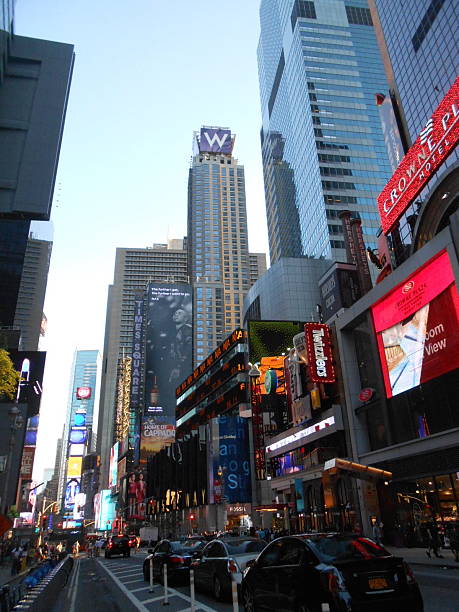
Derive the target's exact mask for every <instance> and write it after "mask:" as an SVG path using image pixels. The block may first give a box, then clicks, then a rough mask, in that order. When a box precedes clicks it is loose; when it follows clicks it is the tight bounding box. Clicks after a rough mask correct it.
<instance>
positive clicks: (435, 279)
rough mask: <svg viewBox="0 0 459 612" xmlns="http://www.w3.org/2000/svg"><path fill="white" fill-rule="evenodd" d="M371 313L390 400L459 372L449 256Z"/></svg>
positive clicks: (458, 319)
mask: <svg viewBox="0 0 459 612" xmlns="http://www.w3.org/2000/svg"><path fill="white" fill-rule="evenodd" d="M371 310H372V316H373V321H374V325H375V331H376V334H377V342H378V350H379V355H380V359H381V365H382V371H383V377H384V384H385V388H386V395H387V397H393V396H394V395H398V394H399V393H403V392H404V391H408V390H409V389H412V388H413V387H416V386H418V385H420V384H422V383H424V382H427V381H428V380H432V379H433V378H437V377H438V376H440V375H441V374H444V373H446V372H450V371H451V370H454V369H456V368H458V367H459V325H458V323H459V297H458V293H457V288H456V285H455V284H454V275H453V270H452V268H451V263H450V261H449V257H448V254H447V253H446V252H445V251H442V252H441V253H440V254H439V255H438V256H437V257H435V258H434V259H431V260H430V261H429V262H427V263H426V264H425V265H424V266H423V267H421V268H420V269H419V270H417V271H416V272H415V273H414V274H412V275H411V276H409V277H408V278H407V279H406V280H405V282H404V283H401V284H400V285H398V286H397V287H395V288H394V289H393V290H392V291H391V292H390V293H389V294H387V295H386V296H385V297H384V298H382V300H380V301H379V302H378V303H376V304H375V305H374V306H373V307H372V309H371Z"/></svg>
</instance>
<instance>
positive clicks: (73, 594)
mask: <svg viewBox="0 0 459 612" xmlns="http://www.w3.org/2000/svg"><path fill="white" fill-rule="evenodd" d="M76 563H77V567H76V570H75V584H74V585H73V593H72V598H71V600H70V610H69V612H74V610H75V601H76V596H77V592H78V577H79V575H80V566H81V564H80V560H79V559H77V560H76Z"/></svg>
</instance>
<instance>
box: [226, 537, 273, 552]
mask: <svg viewBox="0 0 459 612" xmlns="http://www.w3.org/2000/svg"><path fill="white" fill-rule="evenodd" d="M225 546H226V548H227V549H228V552H229V554H230V555H248V554H250V553H259V552H261V551H262V550H263V548H264V547H265V546H266V542H264V541H263V540H225Z"/></svg>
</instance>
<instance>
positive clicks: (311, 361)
mask: <svg viewBox="0 0 459 612" xmlns="http://www.w3.org/2000/svg"><path fill="white" fill-rule="evenodd" d="M304 335H305V338H306V348H307V352H308V368H309V376H310V379H311V381H312V382H315V383H332V382H335V380H336V377H335V369H334V367H333V354H332V349H331V342H330V331H329V327H328V325H325V324H324V323H306V324H305V326H304Z"/></svg>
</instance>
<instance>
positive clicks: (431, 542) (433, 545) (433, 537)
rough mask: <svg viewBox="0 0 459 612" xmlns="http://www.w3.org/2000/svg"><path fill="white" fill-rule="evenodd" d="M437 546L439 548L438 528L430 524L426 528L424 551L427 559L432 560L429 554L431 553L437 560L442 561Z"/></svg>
mask: <svg viewBox="0 0 459 612" xmlns="http://www.w3.org/2000/svg"><path fill="white" fill-rule="evenodd" d="M439 546H440V543H439V539H438V527H437V526H436V525H435V523H430V524H429V525H428V527H427V550H426V555H427V556H428V557H429V559H432V555H431V554H430V553H431V552H433V554H434V555H435V556H436V557H437V559H443V555H439V554H438V549H439Z"/></svg>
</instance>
